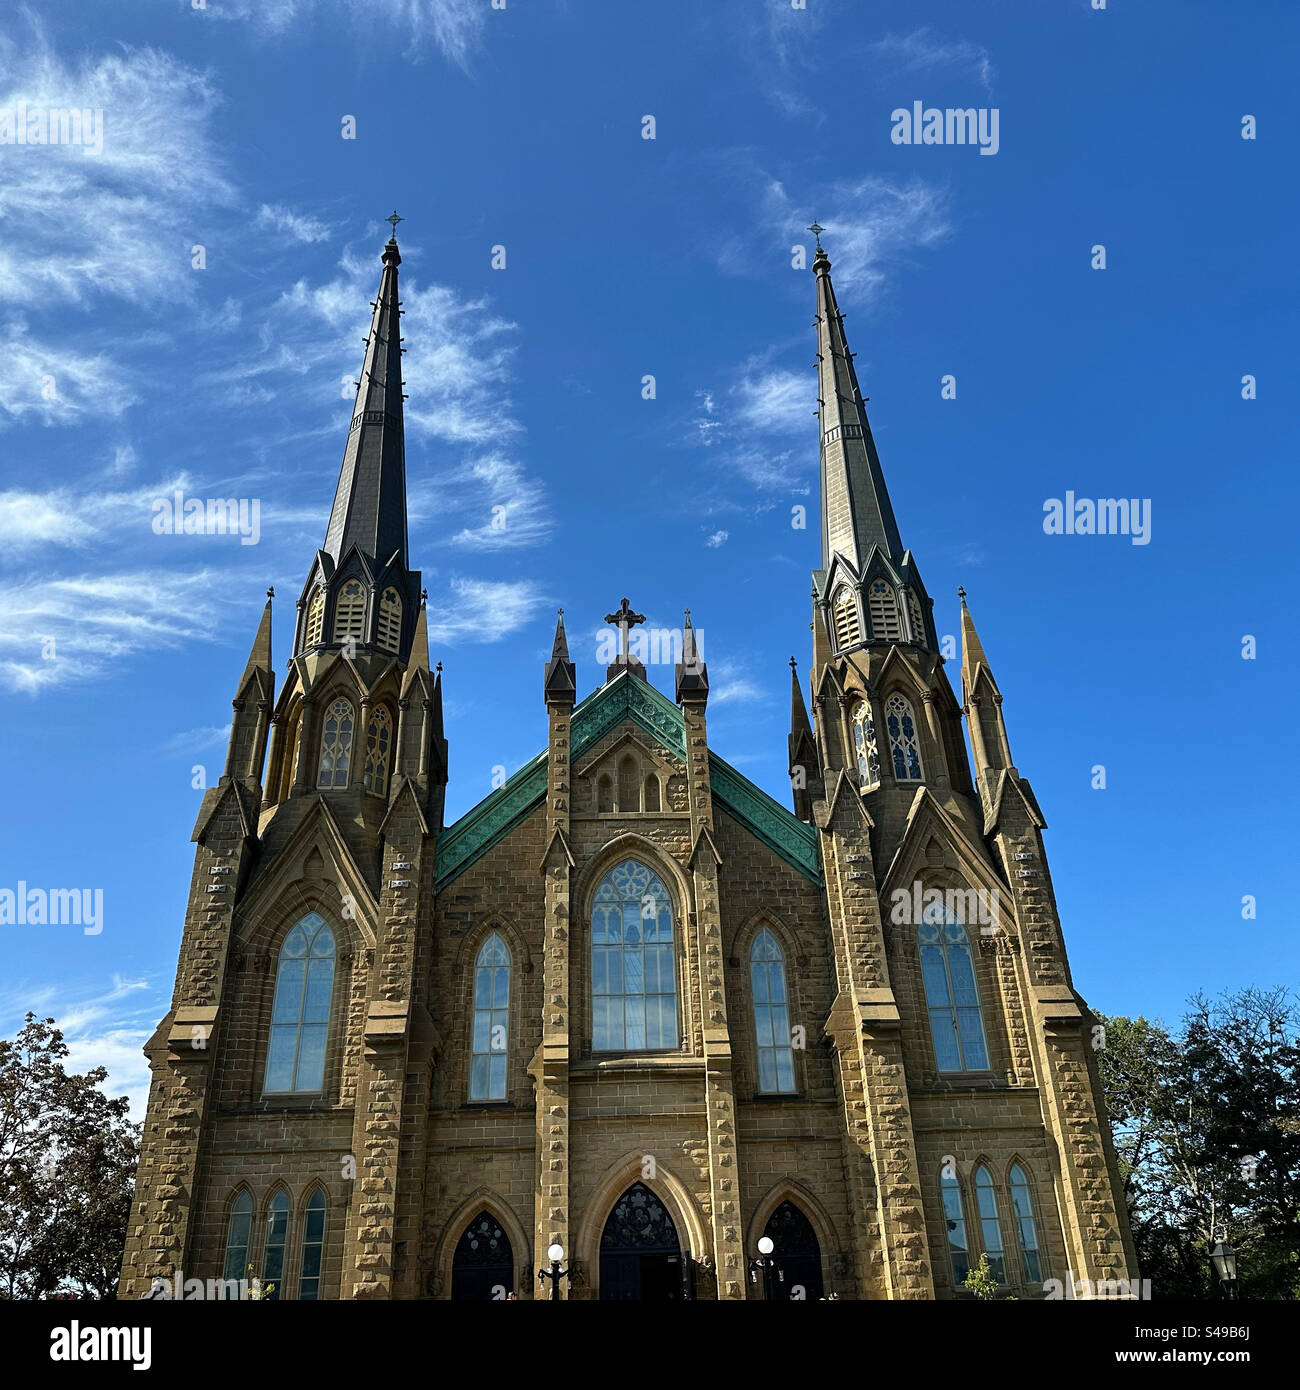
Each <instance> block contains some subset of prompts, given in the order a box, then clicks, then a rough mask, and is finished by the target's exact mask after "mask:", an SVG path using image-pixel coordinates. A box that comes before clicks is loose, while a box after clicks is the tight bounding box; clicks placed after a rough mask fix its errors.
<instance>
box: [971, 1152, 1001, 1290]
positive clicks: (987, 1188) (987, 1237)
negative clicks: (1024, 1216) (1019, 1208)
mask: <svg viewBox="0 0 1300 1390" xmlns="http://www.w3.org/2000/svg"><path fill="white" fill-rule="evenodd" d="M975 1205H976V1207H977V1208H978V1209H979V1214H980V1243H981V1244H982V1245H983V1247H984V1253H985V1255H987V1256H988V1262H989V1273H990V1274H991V1275H992V1276H993V1278H994V1279H996V1280H997V1281H998V1283H999V1284H1005V1283H1006V1282H1007V1268H1006V1261H1005V1260H1004V1259H1003V1257H1002V1222H1001V1221H999V1220H998V1194H997V1193H996V1192H995V1191H994V1189H993V1178H992V1176H991V1175H990V1173H989V1170H988V1169H987V1168H986V1167H985V1166H984V1165H983V1164H982V1163H981V1164H980V1166H979V1167H978V1168H976V1170H975Z"/></svg>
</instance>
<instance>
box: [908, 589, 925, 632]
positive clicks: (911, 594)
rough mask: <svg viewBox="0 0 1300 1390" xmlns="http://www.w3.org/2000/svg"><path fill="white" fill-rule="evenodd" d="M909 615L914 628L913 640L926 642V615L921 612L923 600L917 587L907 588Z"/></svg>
mask: <svg viewBox="0 0 1300 1390" xmlns="http://www.w3.org/2000/svg"><path fill="white" fill-rule="evenodd" d="M907 616H908V620H909V623H910V626H911V629H912V641H913V642H919V643H922V644H923V643H924V642H925V616H924V614H923V613H922V612H921V600H920V599H919V598H918V597H917V595H916V590H915V589H908V590H907Z"/></svg>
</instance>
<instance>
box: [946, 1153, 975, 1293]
mask: <svg viewBox="0 0 1300 1390" xmlns="http://www.w3.org/2000/svg"><path fill="white" fill-rule="evenodd" d="M939 1193H940V1195H941V1196H942V1198H943V1216H944V1225H945V1227H946V1228H947V1231H948V1253H949V1255H950V1256H951V1257H952V1277H953V1280H954V1282H955V1283H957V1284H963V1283H965V1281H966V1276H967V1274H969V1273H970V1247H969V1245H968V1244H967V1243H966V1211H965V1208H964V1207H963V1206H962V1200H961V1184H960V1183H959V1182H958V1181H957V1177H956V1175H955V1174H954V1173H952V1172H951V1171H948V1170H945V1172H944V1175H943V1177H942V1178H940V1180H939Z"/></svg>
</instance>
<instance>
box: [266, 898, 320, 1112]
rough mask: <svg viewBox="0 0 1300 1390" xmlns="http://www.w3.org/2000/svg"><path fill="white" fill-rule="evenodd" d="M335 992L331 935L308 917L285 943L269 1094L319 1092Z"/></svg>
mask: <svg viewBox="0 0 1300 1390" xmlns="http://www.w3.org/2000/svg"><path fill="white" fill-rule="evenodd" d="M333 992H334V933H333V932H332V931H331V930H330V927H329V923H328V922H326V921H325V919H324V918H323V917H322V916H321V915H320V914H319V913H317V912H309V913H308V914H307V915H306V916H305V917H304V918H303V919H302V921H301V922H299V923H298V924H297V925H296V926H295V927H294V928H293V930H292V931H291V932H290V933H289V935H288V936H286V937H285V939H284V945H283V946H281V948H280V964H279V968H278V970H277V972H276V979H275V1002H274V1004H273V1005H272V1008H271V1043H270V1046H269V1047H268V1048H267V1053H266V1086H265V1089H266V1090H267V1091H269V1092H277V1093H278V1092H288V1091H307V1092H313V1091H320V1090H322V1089H323V1088H324V1085H325V1043H326V1040H327V1037H328V1034H329V1018H330V999H331V997H332V995H333Z"/></svg>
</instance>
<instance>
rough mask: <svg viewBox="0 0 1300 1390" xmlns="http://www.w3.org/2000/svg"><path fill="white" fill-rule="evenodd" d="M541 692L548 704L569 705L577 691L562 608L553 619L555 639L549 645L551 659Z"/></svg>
mask: <svg viewBox="0 0 1300 1390" xmlns="http://www.w3.org/2000/svg"><path fill="white" fill-rule="evenodd" d="M542 693H543V695H544V696H545V697H546V703H547V704H548V705H550V704H561V705H571V704H573V702H574V700H575V698H576V697H577V693H578V672H577V667H576V666H574V664H573V662H572V661H570V660H569V639H568V637H567V636H566V635H565V631H564V609H563V608H561V609H560V610H559V613H558V614H557V616H556V619H555V641H554V643H553V644H552V646H551V659H550V660H549V661H548V662H547V663H546V677H545V680H544V681H543V683H542Z"/></svg>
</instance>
